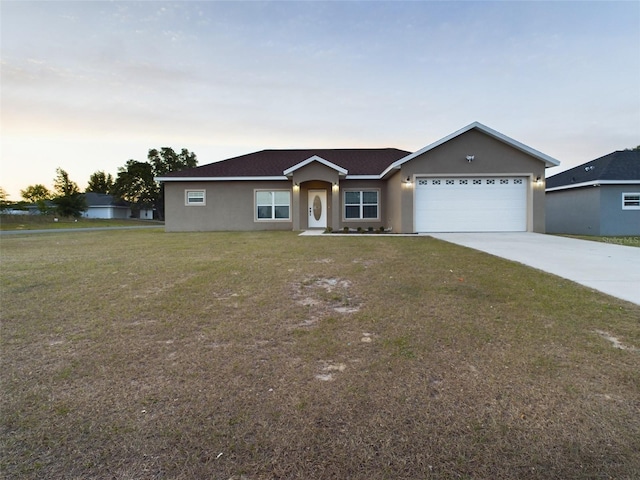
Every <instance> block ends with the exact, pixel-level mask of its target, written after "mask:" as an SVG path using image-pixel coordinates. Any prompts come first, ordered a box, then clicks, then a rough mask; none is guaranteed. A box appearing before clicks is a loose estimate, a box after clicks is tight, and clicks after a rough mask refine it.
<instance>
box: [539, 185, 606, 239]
mask: <svg viewBox="0 0 640 480" xmlns="http://www.w3.org/2000/svg"><path fill="white" fill-rule="evenodd" d="M546 210H547V232H548V233H573V234H576V235H600V214H599V212H600V189H599V188H594V187H589V188H572V189H569V190H556V191H554V192H547V199H546Z"/></svg>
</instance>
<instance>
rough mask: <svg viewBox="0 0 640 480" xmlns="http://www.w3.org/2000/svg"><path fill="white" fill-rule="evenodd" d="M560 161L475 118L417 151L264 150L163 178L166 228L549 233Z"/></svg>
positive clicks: (170, 229)
mask: <svg viewBox="0 0 640 480" xmlns="http://www.w3.org/2000/svg"><path fill="white" fill-rule="evenodd" d="M559 163H560V162H558V161H557V160H555V159H553V158H551V157H549V156H547V155H545V154H543V153H540V152H539V151H537V150H534V149H532V148H530V147H528V146H526V145H523V144H522V143H520V142H517V141H515V140H513V139H511V138H509V137H507V136H505V135H503V134H501V133H499V132H497V131H495V130H492V129H490V128H488V127H486V126H484V125H482V124H480V123H477V122H475V123H472V124H470V125H468V126H466V127H464V128H462V129H460V130H458V131H456V132H454V133H452V134H451V135H448V136H447V137H444V138H442V139H441V140H438V141H437V142H435V143H432V144H430V145H427V146H426V147H424V148H423V149H421V150H418V151H417V152H414V153H411V152H406V151H403V150H398V149H395V148H385V149H316V150H311V149H307V150H263V151H260V152H255V153H250V154H247V155H242V156H240V157H235V158H230V159H228V160H223V161H220V162H216V163H210V164H208V165H202V166H200V167H195V168H191V169H188V170H182V171H179V172H172V173H169V174H167V175H164V176H162V177H158V178H157V179H156V180H158V181H161V182H164V185H165V228H166V230H167V231H212V230H294V231H296V230H304V229H313V228H319V229H324V228H327V227H330V228H332V229H333V230H342V229H343V228H344V227H349V228H354V229H355V228H358V227H362V228H363V229H364V230H367V229H368V228H369V227H373V228H375V229H379V228H380V227H385V228H387V229H391V230H392V231H393V232H395V233H415V232H446V231H449V232H465V231H532V232H544V229H545V219H544V214H545V206H544V200H545V198H544V180H543V179H544V172H545V168H547V167H554V166H557V165H559Z"/></svg>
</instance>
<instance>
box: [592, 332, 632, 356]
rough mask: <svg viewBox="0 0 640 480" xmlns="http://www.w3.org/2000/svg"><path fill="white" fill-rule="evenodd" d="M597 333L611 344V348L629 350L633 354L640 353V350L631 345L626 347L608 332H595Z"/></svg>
mask: <svg viewBox="0 0 640 480" xmlns="http://www.w3.org/2000/svg"><path fill="white" fill-rule="evenodd" d="M595 332H596V333H597V334H598V335H600V336H601V337H602V338H604V339H605V340H608V341H610V342H611V346H612V347H613V348H617V349H619V350H629V351H631V352H640V348H636V347H634V346H630V345H625V344H624V343H622V342H621V341H620V340H619V339H618V338H617V337H614V336H613V335H611V334H610V333H608V332H605V331H604V330H595Z"/></svg>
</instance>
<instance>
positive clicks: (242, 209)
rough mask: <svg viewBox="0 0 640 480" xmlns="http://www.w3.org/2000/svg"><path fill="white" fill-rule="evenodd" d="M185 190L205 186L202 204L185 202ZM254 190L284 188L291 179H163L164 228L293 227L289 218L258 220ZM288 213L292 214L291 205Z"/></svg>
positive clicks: (288, 187) (178, 230)
mask: <svg viewBox="0 0 640 480" xmlns="http://www.w3.org/2000/svg"><path fill="white" fill-rule="evenodd" d="M187 190H204V191H205V192H206V193H205V195H206V198H205V205H190V206H188V205H185V203H186V201H185V197H186V191H187ZM256 190H286V191H289V192H291V182H290V181H228V182H224V181H223V182H166V183H165V218H166V221H165V230H166V231H167V232H186V231H216V230H292V225H293V223H292V220H291V219H290V220H277V221H264V220H260V221H257V220H256V219H255V216H256V211H255V191H256ZM290 215H291V216H292V215H293V211H292V209H291V213H290Z"/></svg>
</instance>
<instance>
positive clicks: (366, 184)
mask: <svg viewBox="0 0 640 480" xmlns="http://www.w3.org/2000/svg"><path fill="white" fill-rule="evenodd" d="M347 190H377V191H378V192H379V193H378V218H377V219H375V220H374V219H372V218H365V219H346V218H345V216H344V215H345V212H344V210H345V209H344V192H345V191H347ZM339 194H340V196H339V199H340V212H339V219H340V224H339V228H343V227H349V228H358V227H362V228H363V229H365V230H366V229H367V228H369V227H373V228H374V229H378V228H380V227H388V226H389V223H388V214H387V204H388V203H387V202H388V200H389V195H388V189H387V182H386V181H384V180H342V181H341V182H340V191H339Z"/></svg>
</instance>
